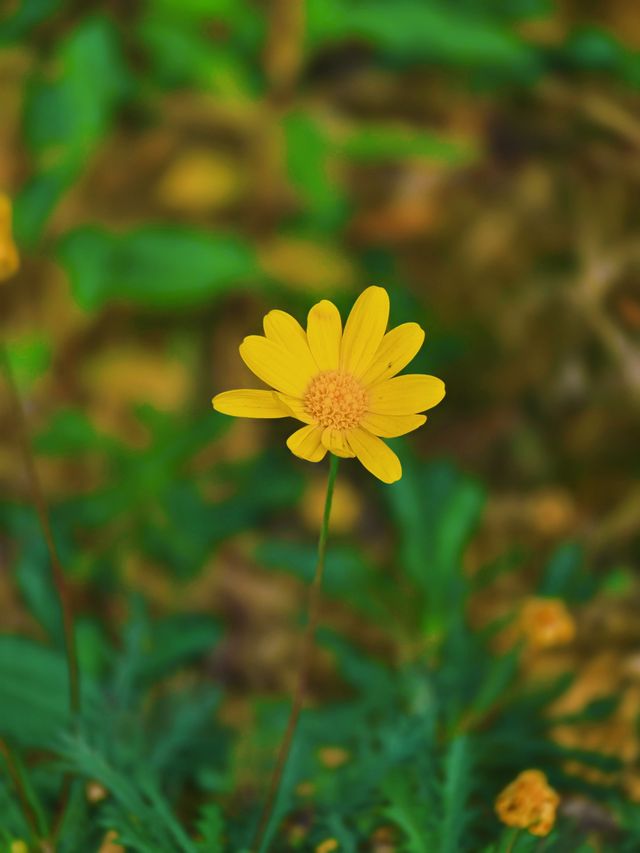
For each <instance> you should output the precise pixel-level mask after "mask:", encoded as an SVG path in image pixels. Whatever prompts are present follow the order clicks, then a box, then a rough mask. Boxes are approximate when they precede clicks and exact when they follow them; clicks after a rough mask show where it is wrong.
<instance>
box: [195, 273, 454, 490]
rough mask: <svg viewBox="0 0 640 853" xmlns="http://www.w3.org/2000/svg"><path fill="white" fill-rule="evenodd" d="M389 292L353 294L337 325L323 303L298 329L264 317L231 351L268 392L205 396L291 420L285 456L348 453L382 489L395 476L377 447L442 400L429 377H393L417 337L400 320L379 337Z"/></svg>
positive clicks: (248, 412) (397, 471)
mask: <svg viewBox="0 0 640 853" xmlns="http://www.w3.org/2000/svg"><path fill="white" fill-rule="evenodd" d="M388 319H389V296H388V294H387V292H386V290H384V289H383V288H382V287H368V288H367V289H366V290H365V291H364V292H363V293H361V294H360V296H359V297H358V299H357V300H356V303H355V305H354V306H353V308H352V309H351V313H350V314H349V317H348V319H347V322H346V324H345V327H344V331H343V329H342V320H341V318H340V313H339V312H338V309H337V308H336V306H335V305H333V303H331V302H328V301H327V300H326V299H323V300H322V302H318V304H317V305H314V306H313V308H312V309H311V310H310V311H309V315H308V318H307V328H306V331H305V329H303V328H302V326H301V325H300V324H299V323H298V321H297V320H295V319H294V318H293V317H292V316H291V315H290V314H287V313H285V312H284V311H270V312H269V313H268V314H267V315H266V317H265V318H264V336H262V335H250V336H249V337H247V338H245V339H244V341H243V342H242V344H241V345H240V356H241V357H242V359H243V361H244V362H245V364H246V365H247V366H248V367H249V368H250V369H251V370H252V371H253V372H254V373H255V374H256V376H258V377H259V378H260V379H262V381H263V382H265V383H266V384H267V385H269V386H271V388H272V389H273V390H269V391H266V390H264V391H261V390H253V389H251V390H239V391H225V392H223V393H222V394H217V395H216V396H215V397H214V398H213V401H212V403H213V407H214V409H216V410H217V411H219V412H223V413H224V414H227V415H234V416H236V417H248V418H286V417H294V418H297V419H298V420H299V421H302V423H303V424H305V426H303V427H302V428H301V429H298V430H297V431H296V432H294V433H293V435H291V436H289V438H288V439H287V446H288V447H289V450H291V452H292V453H294V454H295V455H296V456H299V457H301V458H302V459H307V460H308V461H309V462H319V461H320V460H321V459H323V458H324V456H325V454H326V453H327V451H329V452H330V453H334V454H335V455H336V456H342V457H354V456H355V457H357V458H358V459H359V460H360V462H361V463H362V464H363V465H364V467H365V468H366V469H367V470H368V471H370V472H371V473H372V474H374V475H375V476H376V477H378V478H379V479H380V480H382V481H383V482H385V483H393V482H395V481H396V480H399V479H400V477H401V476H402V468H401V466H400V460H399V459H398V457H397V456H396V454H395V453H394V452H393V451H392V450H391V449H390V448H389V447H388V446H387V445H386V444H385V443H384V442H383V441H382V438H394V437H396V436H399V435H404V434H405V433H407V432H411V431H412V430H414V429H417V428H418V427H419V426H422V424H423V423H424V422H425V421H426V419H427V416H426V415H423V414H420V413H421V412H424V411H426V410H427V409H430V408H432V407H433V406H436V405H437V404H438V403H439V402H440V401H441V400H442V398H443V397H444V393H445V389H444V383H443V382H442V380H441V379H437V378H436V377H435V376H427V375H424V374H406V375H404V376H397V375H396V374H397V373H399V372H400V371H401V370H402V369H403V368H404V367H406V365H407V364H408V363H409V362H410V361H411V359H412V358H413V357H414V356H415V355H416V353H417V352H418V350H419V349H420V347H421V346H422V342H423V341H424V332H423V330H422V329H421V328H420V326H419V325H418V324H417V323H403V324H402V325H400V326H397V327H396V328H395V329H391V331H389V332H387V331H386V328H387V322H388Z"/></svg>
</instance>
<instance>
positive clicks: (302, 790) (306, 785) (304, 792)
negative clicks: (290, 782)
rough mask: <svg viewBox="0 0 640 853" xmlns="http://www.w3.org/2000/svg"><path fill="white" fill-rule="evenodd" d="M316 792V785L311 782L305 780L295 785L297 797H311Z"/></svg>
mask: <svg viewBox="0 0 640 853" xmlns="http://www.w3.org/2000/svg"><path fill="white" fill-rule="evenodd" d="M315 792H316V786H315V785H314V784H313V782H310V781H309V780H306V781H304V782H300V783H299V784H298V785H296V794H297V795H298V796H299V797H312V796H313V795H314V794H315Z"/></svg>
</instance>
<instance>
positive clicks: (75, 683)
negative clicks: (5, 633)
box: [0, 346, 80, 714]
mask: <svg viewBox="0 0 640 853" xmlns="http://www.w3.org/2000/svg"><path fill="white" fill-rule="evenodd" d="M0 361H2V366H3V368H4V373H5V376H6V379H7V385H8V386H9V401H10V407H11V410H12V411H13V412H14V416H15V419H16V427H17V434H18V440H19V443H20V453H21V456H22V461H23V463H24V467H25V469H26V472H27V478H28V480H29V488H30V490H31V498H32V500H33V504H34V506H35V509H36V512H37V514H38V520H39V522H40V527H41V528H42V533H43V536H44V539H45V542H46V545H47V550H48V552H49V559H50V561H51V571H52V576H53V583H54V586H55V588H56V592H57V594H58V600H59V603H60V610H61V611H62V624H63V630H64V642H65V649H66V654H67V665H68V668H69V707H70V710H71V713H72V714H77V713H78V711H79V710H80V685H79V678H78V656H77V653H76V645H75V639H74V631H73V611H72V608H71V594H70V591H69V587H68V584H67V579H66V577H65V574H64V570H63V568H62V564H61V562H60V557H59V556H58V549H57V548H56V543H55V540H54V538H53V533H52V531H51V524H50V522H49V513H48V511H47V505H46V503H45V500H44V495H43V492H42V486H41V484H40V478H39V477H38V472H37V470H36V464H35V459H34V457H33V449H32V447H31V441H30V439H29V430H28V428H27V419H26V416H25V413H24V407H23V405H22V400H21V399H20V394H19V392H18V387H17V385H16V381H15V379H14V376H13V371H12V369H11V362H10V361H9V355H8V353H7V351H6V350H5V348H4V347H3V346H0Z"/></svg>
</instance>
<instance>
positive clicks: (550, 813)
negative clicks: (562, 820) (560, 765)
mask: <svg viewBox="0 0 640 853" xmlns="http://www.w3.org/2000/svg"><path fill="white" fill-rule="evenodd" d="M559 802H560V797H559V796H558V794H557V793H556V791H554V789H553V788H552V787H551V786H550V785H549V783H548V782H547V777H546V776H545V774H544V773H543V772H542V771H541V770H524V771H523V772H522V773H520V774H519V775H518V776H517V777H516V778H515V779H514V781H513V782H511V783H510V784H509V785H507V787H506V788H505V789H504V790H503V791H501V793H500V794H498V796H497V798H496V802H495V809H496V814H497V815H498V817H499V818H500V820H501V821H502V823H504V824H506V825H507V826H514V827H517V828H519V829H526V830H528V831H529V832H530V833H531V834H532V835H540V836H544V835H548V834H549V833H550V832H551V830H552V829H553V825H554V823H555V819H556V811H557V808H558V804H559Z"/></svg>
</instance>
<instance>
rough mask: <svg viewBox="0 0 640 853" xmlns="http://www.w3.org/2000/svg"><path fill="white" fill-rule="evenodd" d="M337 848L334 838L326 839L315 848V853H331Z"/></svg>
mask: <svg viewBox="0 0 640 853" xmlns="http://www.w3.org/2000/svg"><path fill="white" fill-rule="evenodd" d="M339 846H340V845H339V844H338V842H337V841H336V839H335V838H327V839H326V840H325V841H322V842H320V844H318V845H317V846H316V853H333V851H334V850H337V849H338V847H339Z"/></svg>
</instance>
